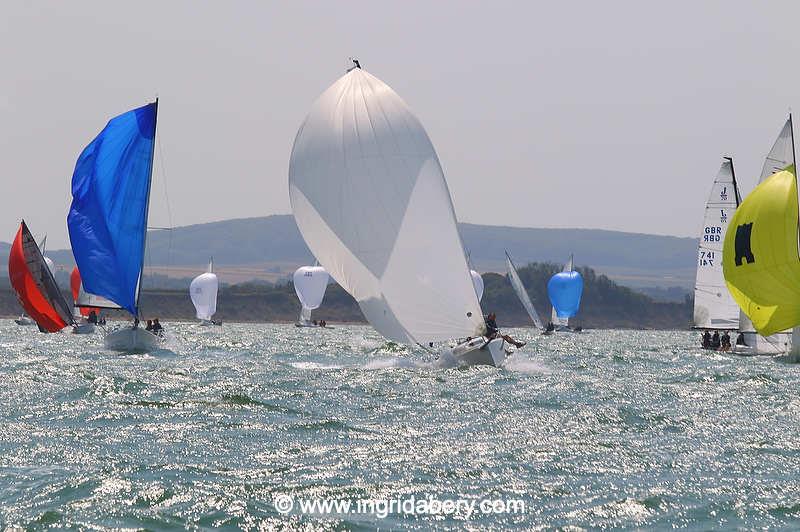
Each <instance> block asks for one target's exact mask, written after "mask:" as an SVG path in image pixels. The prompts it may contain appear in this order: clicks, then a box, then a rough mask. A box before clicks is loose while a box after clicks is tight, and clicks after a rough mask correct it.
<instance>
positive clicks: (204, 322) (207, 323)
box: [198, 320, 222, 327]
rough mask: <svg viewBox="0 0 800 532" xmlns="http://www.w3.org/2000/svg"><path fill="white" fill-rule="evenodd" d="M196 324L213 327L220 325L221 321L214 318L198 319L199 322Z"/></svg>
mask: <svg viewBox="0 0 800 532" xmlns="http://www.w3.org/2000/svg"><path fill="white" fill-rule="evenodd" d="M198 325H200V326H201V327H214V326H217V327H218V326H220V325H222V322H221V321H214V320H200V323H199V324H198Z"/></svg>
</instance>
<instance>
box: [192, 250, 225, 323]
mask: <svg viewBox="0 0 800 532" xmlns="http://www.w3.org/2000/svg"><path fill="white" fill-rule="evenodd" d="M218 290H219V279H217V274H215V273H214V262H213V261H211V262H210V263H209V264H208V271H207V272H206V273H203V274H201V275H198V276H197V277H195V278H194V279H192V282H191V284H190V285H189V297H191V298H192V304H193V305H194V308H195V310H196V311H197V319H199V320H203V321H211V317H212V316H213V315H214V313H215V312H217V291H218Z"/></svg>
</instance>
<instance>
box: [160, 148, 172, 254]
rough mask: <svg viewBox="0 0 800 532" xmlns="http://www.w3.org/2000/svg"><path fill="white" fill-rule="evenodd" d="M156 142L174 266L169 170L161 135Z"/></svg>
mask: <svg viewBox="0 0 800 532" xmlns="http://www.w3.org/2000/svg"><path fill="white" fill-rule="evenodd" d="M156 141H157V142H158V159H159V161H160V162H161V182H162V183H164V198H165V199H166V200H167V220H168V221H169V229H170V232H169V243H168V244H167V264H172V228H173V227H174V225H175V224H174V223H173V222H172V207H171V206H170V201H169V192H168V190H167V169H166V166H165V165H164V148H163V146H162V145H161V135H159V136H158V137H156ZM158 229H165V228H158Z"/></svg>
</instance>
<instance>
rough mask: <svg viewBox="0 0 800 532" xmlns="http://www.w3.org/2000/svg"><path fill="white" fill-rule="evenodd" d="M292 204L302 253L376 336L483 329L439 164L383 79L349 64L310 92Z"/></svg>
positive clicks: (293, 164) (437, 337) (425, 336)
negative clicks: (314, 95) (318, 91)
mask: <svg viewBox="0 0 800 532" xmlns="http://www.w3.org/2000/svg"><path fill="white" fill-rule="evenodd" d="M289 198H290V200H291V204H292V212H293V213H294V217H295V220H296V221H297V226H298V228H299V229H300V232H301V234H302V235H303V238H304V239H305V241H306V243H307V244H308V247H309V248H310V249H311V251H312V252H313V253H314V255H315V256H316V257H317V259H318V260H319V262H320V264H322V266H324V268H325V269H326V270H327V271H328V273H330V275H331V276H333V278H334V279H335V280H336V281H337V282H338V283H339V284H340V285H341V286H342V287H343V288H344V289H345V290H347V291H348V292H349V293H350V294H351V295H352V296H353V297H354V298H355V299H356V301H358V304H359V306H360V308H361V311H362V312H363V313H364V316H365V317H366V318H367V319H368V320H369V322H370V323H371V324H372V326H373V327H375V329H377V330H378V332H380V333H381V334H383V336H385V337H386V338H388V339H390V340H394V341H398V342H405V343H428V342H437V341H444V340H448V339H453V338H463V337H467V336H478V335H480V334H482V333H483V332H485V323H484V321H483V316H482V315H481V309H480V305H479V303H478V298H477V297H476V294H475V289H474V287H473V285H472V280H471V278H470V275H469V269H468V267H467V261H466V257H465V256H464V248H463V246H462V243H461V237H460V236H459V233H458V229H457V227H456V217H455V212H454V210H453V204H452V201H451V198H450V192H449V190H448V188H447V183H446V182H445V179H444V174H443V173H442V168H441V165H440V164H439V159H438V157H437V155H436V152H435V150H434V148H433V145H432V144H431V141H430V139H429V138H428V135H427V133H426V132H425V129H424V128H423V127H422V124H421V123H420V122H419V120H417V118H416V117H415V116H414V115H413V114H412V112H411V110H410V109H409V108H408V106H407V105H406V103H405V102H404V101H403V100H402V99H401V98H400V97H399V96H398V95H397V94H396V93H395V92H394V91H393V90H392V89H391V88H390V87H389V86H388V85H386V84H385V83H384V82H382V81H381V80H379V79H378V78H376V77H374V76H372V75H371V74H369V73H367V72H365V71H364V70H362V69H361V68H353V69H351V70H350V71H349V72H348V73H347V74H345V75H344V76H342V77H341V78H340V79H339V80H338V81H336V82H335V83H334V84H333V85H332V86H331V87H330V88H328V89H327V90H326V91H325V92H324V93H323V94H322V95H321V96H320V97H319V99H318V100H317V101H316V103H315V104H314V106H313V107H312V109H311V112H310V113H309V115H308V117H307V118H306V119H305V121H304V122H303V124H302V126H301V127H300V130H299V131H298V133H297V137H296V138H295V142H294V148H293V149H292V155H291V159H290V162H289Z"/></svg>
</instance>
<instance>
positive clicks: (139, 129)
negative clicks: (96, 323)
mask: <svg viewBox="0 0 800 532" xmlns="http://www.w3.org/2000/svg"><path fill="white" fill-rule="evenodd" d="M157 115H158V100H156V101H155V102H153V103H150V104H147V105H145V106H143V107H139V108H137V109H133V110H131V111H128V112H126V113H123V114H121V115H119V116H116V117H114V118H112V119H111V120H110V121H109V122H108V124H107V125H106V126H105V128H103V130H102V131H101V132H100V133H99V134H98V135H97V137H95V139H94V140H93V141H92V142H91V143H89V145H88V146H86V148H85V149H84V150H83V152H82V153H81V155H80V156H79V157H78V161H77V163H76V164H75V172H74V173H73V175H72V198H73V199H72V205H71V207H70V211H69V215H68V216H67V226H68V228H69V237H70V242H71V243H72V252H73V255H74V256H75V262H76V263H77V265H78V269H79V270H80V272H81V277H82V281H83V286H84V288H85V290H86V297H85V298H84V299H81V300H79V301H78V304H79V305H80V306H91V307H97V308H115V309H124V310H126V311H128V312H129V313H130V314H131V315H132V316H133V318H134V323H133V326H132V327H128V328H124V329H119V330H116V331H111V332H108V333H106V336H105V345H106V347H107V348H109V349H113V350H117V351H127V352H147V351H150V350H153V349H156V348H157V347H158V345H159V340H160V338H159V337H158V336H157V335H155V334H153V333H151V332H150V331H147V330H145V329H143V328H141V327H139V315H140V314H139V295H140V293H141V287H142V272H143V269H144V251H145V241H146V238H147V214H148V208H149V204H150V183H151V180H152V173H153V154H154V149H155V136H156V117H157Z"/></svg>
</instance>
